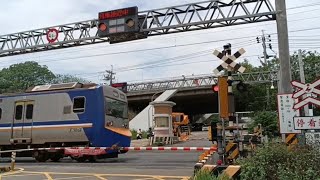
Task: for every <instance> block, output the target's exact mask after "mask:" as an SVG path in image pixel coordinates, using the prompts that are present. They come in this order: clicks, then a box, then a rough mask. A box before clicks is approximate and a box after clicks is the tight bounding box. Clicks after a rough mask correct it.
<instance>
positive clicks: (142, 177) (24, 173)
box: [0, 170, 189, 180]
mask: <svg viewBox="0 0 320 180" xmlns="http://www.w3.org/2000/svg"><path fill="white" fill-rule="evenodd" d="M19 172H20V173H21V174H16V173H18V172H15V174H6V177H10V176H12V177H14V176H36V175H44V176H46V178H47V179H48V180H63V179H79V178H84V177H85V178H88V177H96V178H98V179H100V180H107V178H105V177H108V176H111V177H135V178H137V179H136V180H148V179H150V180H152V179H157V180H165V179H169V178H170V179H182V180H188V179H189V177H187V176H162V175H144V174H96V173H64V172H37V171H23V170H20V171H19ZM51 175H78V177H63V178H55V179H53V178H52V176H51ZM2 176H3V175H2ZM79 176H81V177H79ZM102 176H104V177H102ZM0 180H1V179H0Z"/></svg>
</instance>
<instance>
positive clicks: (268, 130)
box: [249, 111, 278, 137]
mask: <svg viewBox="0 0 320 180" xmlns="http://www.w3.org/2000/svg"><path fill="white" fill-rule="evenodd" d="M252 120H253V121H252V123H251V124H249V130H250V131H251V132H252V130H253V128H254V127H256V126H258V125H259V124H261V126H262V128H263V134H266V135H268V136H269V137H273V136H274V135H276V134H277V133H278V115H277V112H275V111H260V112H256V113H254V115H253V117H252Z"/></svg>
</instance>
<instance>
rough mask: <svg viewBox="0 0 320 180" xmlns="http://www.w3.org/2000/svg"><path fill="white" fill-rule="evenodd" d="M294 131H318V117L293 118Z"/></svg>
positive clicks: (319, 120) (319, 122) (319, 126)
mask: <svg viewBox="0 0 320 180" xmlns="http://www.w3.org/2000/svg"><path fill="white" fill-rule="evenodd" d="M293 121H294V129H296V130H315V129H320V116H314V117H294V119H293Z"/></svg>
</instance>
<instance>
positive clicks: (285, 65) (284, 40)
mask: <svg viewBox="0 0 320 180" xmlns="http://www.w3.org/2000/svg"><path fill="white" fill-rule="evenodd" d="M275 3H276V11H277V15H276V16H277V29H278V44H279V59H280V69H279V71H280V77H279V81H280V82H279V91H278V93H279V94H284V93H292V87H291V84H290V82H291V80H292V78H291V64H290V53H289V38H288V22H287V11H286V1H285V0H276V1H275Z"/></svg>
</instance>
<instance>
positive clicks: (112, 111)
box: [105, 97, 128, 119]
mask: <svg viewBox="0 0 320 180" xmlns="http://www.w3.org/2000/svg"><path fill="white" fill-rule="evenodd" d="M105 101H106V115H110V116H114V117H118V118H123V119H127V118H128V104H127V103H125V102H123V101H119V100H115V99H111V98H108V97H105Z"/></svg>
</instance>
